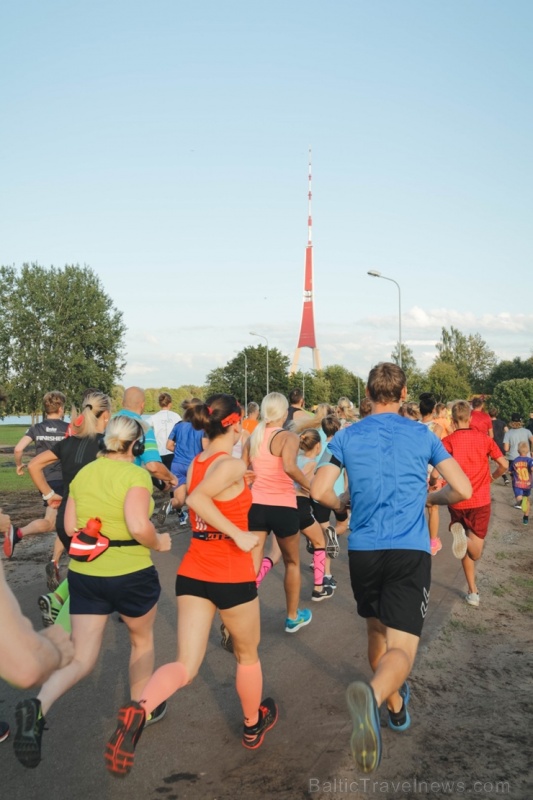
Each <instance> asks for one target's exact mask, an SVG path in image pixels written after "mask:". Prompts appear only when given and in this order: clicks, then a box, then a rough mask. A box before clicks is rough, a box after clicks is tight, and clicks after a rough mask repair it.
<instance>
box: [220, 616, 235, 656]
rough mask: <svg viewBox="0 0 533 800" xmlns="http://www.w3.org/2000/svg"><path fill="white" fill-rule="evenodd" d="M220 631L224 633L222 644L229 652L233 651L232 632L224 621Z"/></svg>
mask: <svg viewBox="0 0 533 800" xmlns="http://www.w3.org/2000/svg"><path fill="white" fill-rule="evenodd" d="M220 633H221V635H222V638H221V639H220V644H221V646H222V647H223V648H224V650H226V651H227V652H228V653H233V640H232V638H231V634H230V632H229V631H228V629H227V628H226V626H225V625H224V623H222V625H221V626H220Z"/></svg>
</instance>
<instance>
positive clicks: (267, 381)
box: [250, 331, 270, 394]
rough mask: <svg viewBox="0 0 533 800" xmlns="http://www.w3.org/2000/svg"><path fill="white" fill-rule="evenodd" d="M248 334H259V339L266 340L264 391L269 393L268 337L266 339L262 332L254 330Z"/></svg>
mask: <svg viewBox="0 0 533 800" xmlns="http://www.w3.org/2000/svg"><path fill="white" fill-rule="evenodd" d="M250 336H259V338H260V339H264V340H265V342H266V351H267V363H266V368H267V375H266V378H267V380H266V384H267V390H266V393H267V394H269V393H270V391H269V385H270V381H269V374H268V339H267V337H266V336H263V334H262V333H256V332H255V331H250Z"/></svg>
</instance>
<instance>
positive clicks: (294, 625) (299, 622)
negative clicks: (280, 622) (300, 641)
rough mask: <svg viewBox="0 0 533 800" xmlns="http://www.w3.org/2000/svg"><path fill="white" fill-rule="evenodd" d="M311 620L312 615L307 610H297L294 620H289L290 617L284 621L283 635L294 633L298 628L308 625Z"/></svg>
mask: <svg viewBox="0 0 533 800" xmlns="http://www.w3.org/2000/svg"><path fill="white" fill-rule="evenodd" d="M312 619H313V615H312V613H311V611H309V609H308V608H302V609H301V610H300V609H298V611H297V613H296V619H291V618H290V617H287V618H286V619H285V633H296V631H299V630H300V628H303V627H304V626H305V625H309V623H310V622H311V620H312Z"/></svg>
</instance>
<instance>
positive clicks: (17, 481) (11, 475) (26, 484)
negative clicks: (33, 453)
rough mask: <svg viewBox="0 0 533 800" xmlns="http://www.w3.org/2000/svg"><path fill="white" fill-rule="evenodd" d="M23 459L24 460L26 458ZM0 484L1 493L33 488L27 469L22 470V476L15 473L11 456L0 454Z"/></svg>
mask: <svg viewBox="0 0 533 800" xmlns="http://www.w3.org/2000/svg"><path fill="white" fill-rule="evenodd" d="M28 460H29V459H28ZM24 461H25V462H26V459H24ZM0 486H1V487H2V494H3V493H4V492H21V491H27V490H28V489H34V488H35V487H34V484H33V481H32V479H31V478H30V476H29V475H28V471H27V470H24V475H23V476H22V477H21V476H20V475H17V473H16V471H15V460H14V458H13V456H0ZM36 491H37V490H36Z"/></svg>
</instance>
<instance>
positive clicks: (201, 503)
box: [107, 394, 278, 776]
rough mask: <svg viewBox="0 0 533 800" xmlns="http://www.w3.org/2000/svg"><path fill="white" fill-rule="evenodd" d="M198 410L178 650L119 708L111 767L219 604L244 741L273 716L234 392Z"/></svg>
mask: <svg viewBox="0 0 533 800" xmlns="http://www.w3.org/2000/svg"><path fill="white" fill-rule="evenodd" d="M195 414H196V417H197V421H199V422H200V423H201V427H203V429H204V430H205V435H206V437H207V439H208V442H209V444H208V446H207V447H206V448H205V450H204V451H203V452H202V453H200V454H199V455H197V456H196V458H195V459H194V461H193V462H192V464H191V465H190V467H189V471H188V474H187V491H188V492H190V494H189V495H188V497H187V505H188V507H189V509H190V512H191V514H190V519H191V527H192V530H193V535H192V539H191V543H190V546H189V549H188V551H187V553H186V554H185V556H184V558H183V561H182V562H181V564H180V566H179V568H178V574H177V577H176V596H177V602H178V655H177V659H176V661H174V662H172V663H170V664H165V665H164V666H163V667H160V668H159V669H158V670H157V671H156V672H155V673H154V674H153V675H152V677H151V679H150V681H149V682H148V684H147V686H146V687H145V689H144V691H143V696H142V698H141V700H140V702H139V703H130V704H128V705H127V706H124V707H123V708H121V709H120V711H119V715H118V723H117V728H116V731H115V733H114V734H113V736H112V737H111V739H110V741H109V744H108V752H113V754H114V756H113V759H108V761H107V768H108V769H109V771H110V772H111V773H113V774H115V775H120V776H122V775H126V774H127V773H128V772H129V771H130V770H131V768H132V766H133V758H134V751H135V746H136V744H137V742H138V740H139V737H140V735H141V732H142V729H143V726H144V722H145V720H146V717H147V716H148V715H149V714H150V712H151V711H152V710H153V709H154V708H156V707H157V706H158V705H160V704H161V703H162V701H163V700H165V699H166V698H167V697H170V695H172V694H174V692H176V691H177V690H178V689H181V688H182V687H183V686H186V685H187V684H189V683H191V681H192V680H193V678H194V677H195V676H196V675H197V673H198V670H199V668H200V665H201V663H202V661H203V659H204V656H205V652H206V649H207V642H208V639H209V633H210V630H211V626H212V623H213V619H214V617H215V614H216V612H217V610H218V611H219V613H220V616H221V618H222V622H223V624H224V625H225V626H226V628H227V629H228V631H229V633H230V635H231V638H232V642H233V652H234V654H235V658H236V660H237V676H236V689H237V694H238V695H239V699H240V701H241V705H242V709H243V715H244V731H243V736H242V743H243V745H244V747H246V748H248V749H256V748H257V747H259V746H260V745H261V744H262V742H263V738H264V736H265V733H266V732H267V731H268V730H269V729H270V728H272V727H273V725H274V724H275V723H276V720H277V716H278V711H277V706H276V704H275V702H274V701H273V700H272V698H270V697H268V698H266V699H265V700H262V701H261V693H262V684H263V679H262V672H261V663H260V661H259V656H258V653H257V648H258V645H259V637H260V629H259V600H258V597H257V587H256V583H255V569H254V564H253V560H252V555H251V551H252V550H253V549H254V548H255V547H256V546H257V545H258V542H259V537H258V536H257V535H256V534H254V533H250V532H249V531H248V509H249V508H250V505H251V492H250V489H249V488H248V485H247V484H246V482H245V480H244V475H245V473H246V465H245V464H244V462H243V461H242V460H241V459H236V458H233V457H232V456H231V451H232V449H233V446H234V444H235V442H236V441H237V440H238V439H239V437H240V435H241V430H242V422H241V413H240V406H239V404H238V403H237V401H236V399H235V398H234V397H233V396H232V395H227V394H215V395H212V396H211V397H210V398H208V400H207V402H206V403H202V404H199V405H197V406H196V408H195ZM198 427H200V425H198Z"/></svg>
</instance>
